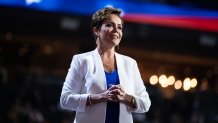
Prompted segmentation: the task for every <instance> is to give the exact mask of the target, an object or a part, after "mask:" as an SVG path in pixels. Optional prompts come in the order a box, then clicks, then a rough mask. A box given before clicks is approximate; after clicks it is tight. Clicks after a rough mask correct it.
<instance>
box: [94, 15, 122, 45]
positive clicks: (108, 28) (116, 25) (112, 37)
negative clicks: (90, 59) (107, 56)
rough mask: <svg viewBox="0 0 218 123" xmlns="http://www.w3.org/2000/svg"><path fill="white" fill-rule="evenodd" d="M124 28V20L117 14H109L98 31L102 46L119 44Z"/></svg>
mask: <svg viewBox="0 0 218 123" xmlns="http://www.w3.org/2000/svg"><path fill="white" fill-rule="evenodd" d="M122 29H123V26H122V20H121V19H120V18H119V17H118V16H117V15H115V14H111V15H109V16H108V18H107V19H106V20H104V21H103V23H102V26H101V27H100V29H99V30H98V31H97V33H98V34H99V41H100V44H101V46H103V47H105V48H112V47H114V46H117V45H118V44H119V43H120V41H121V38H122V36H123V32H122Z"/></svg>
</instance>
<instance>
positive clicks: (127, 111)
mask: <svg viewBox="0 0 218 123" xmlns="http://www.w3.org/2000/svg"><path fill="white" fill-rule="evenodd" d="M115 57H116V62H117V70H118V74H119V79H120V84H121V86H122V87H123V88H124V90H125V92H126V93H127V94H131V95H133V96H134V98H135V100H136V108H135V109H132V108H131V107H130V106H127V105H125V104H123V103H120V117H119V121H120V123H133V118H132V112H136V113H144V112H147V111H148V110H149V108H150V105H151V101H150V99H149V95H148V93H147V91H146V88H145V86H144V84H143V81H142V78H141V75H140V73H139V69H138V66H137V63H136V61H135V60H134V59H132V58H130V57H127V56H124V55H121V54H118V53H115ZM106 89H107V84H106V77H105V72H104V68H103V64H102V61H101V57H100V55H99V53H98V51H97V49H95V50H94V51H91V52H87V53H83V54H78V55H75V56H74V57H73V59H72V62H71V65H70V68H69V70H68V74H67V76H66V80H65V82H64V84H63V88H62V92H61V97H60V105H61V107H62V108H64V109H69V110H74V111H76V116H75V119H74V123H105V117H106V106H107V103H106V102H104V103H98V104H95V105H92V106H86V101H87V97H88V95H89V94H97V93H102V92H104V91H106Z"/></svg>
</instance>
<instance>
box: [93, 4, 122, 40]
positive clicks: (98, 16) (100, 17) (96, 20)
mask: <svg viewBox="0 0 218 123" xmlns="http://www.w3.org/2000/svg"><path fill="white" fill-rule="evenodd" d="M111 14H115V15H117V16H118V17H119V18H120V19H121V20H122V25H123V19H122V18H121V10H119V9H116V8H112V7H105V8H103V9H101V10H98V11H96V12H95V13H94V14H93V15H92V20H91V29H93V28H94V27H96V28H97V29H99V28H100V27H101V26H102V23H103V21H104V20H105V19H107V17H108V16H109V15H111ZM93 35H94V37H96V36H95V34H93Z"/></svg>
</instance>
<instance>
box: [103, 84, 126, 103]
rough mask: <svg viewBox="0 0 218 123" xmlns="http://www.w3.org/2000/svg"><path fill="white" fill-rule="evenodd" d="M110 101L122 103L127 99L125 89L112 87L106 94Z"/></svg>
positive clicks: (119, 86)
mask: <svg viewBox="0 0 218 123" xmlns="http://www.w3.org/2000/svg"><path fill="white" fill-rule="evenodd" d="M105 93H106V97H107V100H108V101H113V102H122V101H124V98H125V95H126V94H125V92H124V89H123V88H122V87H121V85H120V84H119V85H110V88H109V89H108V90H107V91H106V92H105Z"/></svg>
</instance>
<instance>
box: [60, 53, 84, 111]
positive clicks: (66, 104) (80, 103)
mask: <svg viewBox="0 0 218 123" xmlns="http://www.w3.org/2000/svg"><path fill="white" fill-rule="evenodd" d="M82 83H83V73H82V70H81V65H80V61H79V59H78V58H77V56H76V55H75V56H74V57H73V59H72V62H71V65H70V68H69V70H68V73H67V76H66V79H65V82H64V84H63V87H62V92H61V97H60V106H61V107H62V108H63V109H68V110H74V111H77V112H85V109H86V101H87V97H88V94H80V90H81V88H82Z"/></svg>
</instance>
